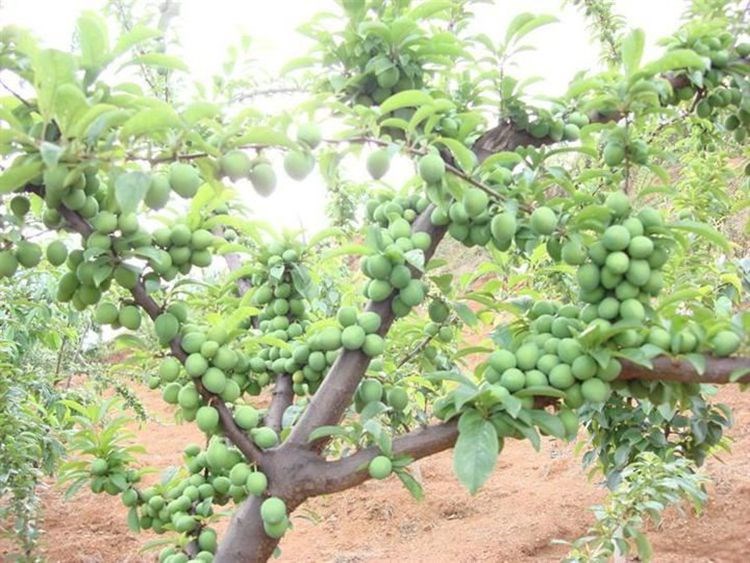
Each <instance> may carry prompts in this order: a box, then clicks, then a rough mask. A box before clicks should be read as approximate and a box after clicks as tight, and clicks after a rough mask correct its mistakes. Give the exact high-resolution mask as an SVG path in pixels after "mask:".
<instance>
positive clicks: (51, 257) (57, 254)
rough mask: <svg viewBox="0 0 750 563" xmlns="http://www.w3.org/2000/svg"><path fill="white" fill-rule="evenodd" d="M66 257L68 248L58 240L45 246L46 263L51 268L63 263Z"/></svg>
mask: <svg viewBox="0 0 750 563" xmlns="http://www.w3.org/2000/svg"><path fill="white" fill-rule="evenodd" d="M67 257H68V248H67V247H66V246H65V243H63V242H62V241H60V240H54V241H52V242H51V243H49V245H48V246H47V261H48V262H49V263H50V264H52V265H53V266H60V265H62V264H63V263H65V260H66V259H67Z"/></svg>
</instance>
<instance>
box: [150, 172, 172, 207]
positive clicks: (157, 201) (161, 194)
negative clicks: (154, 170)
mask: <svg viewBox="0 0 750 563" xmlns="http://www.w3.org/2000/svg"><path fill="white" fill-rule="evenodd" d="M171 192H172V190H171V187H170V185H169V179H168V178H167V177H166V176H165V175H164V174H154V175H153V176H151V183H150V184H149V186H148V191H147V192H146V196H145V197H144V199H143V201H144V203H145V204H146V206H147V207H148V208H149V209H153V210H158V209H161V208H163V207H164V206H165V205H167V202H168V201H169V196H170V194H171Z"/></svg>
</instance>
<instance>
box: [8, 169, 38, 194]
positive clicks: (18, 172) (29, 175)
mask: <svg viewBox="0 0 750 563" xmlns="http://www.w3.org/2000/svg"><path fill="white" fill-rule="evenodd" d="M41 173H42V161H41V160H34V161H32V162H25V163H23V164H14V165H13V166H11V167H10V168H6V169H5V170H4V171H3V172H2V173H0V195H2V194H8V193H10V192H12V191H14V190H17V189H18V188H20V187H22V186H24V185H26V184H27V183H28V182H30V181H31V180H33V179H34V178H36V177H37V176H39V174H41Z"/></svg>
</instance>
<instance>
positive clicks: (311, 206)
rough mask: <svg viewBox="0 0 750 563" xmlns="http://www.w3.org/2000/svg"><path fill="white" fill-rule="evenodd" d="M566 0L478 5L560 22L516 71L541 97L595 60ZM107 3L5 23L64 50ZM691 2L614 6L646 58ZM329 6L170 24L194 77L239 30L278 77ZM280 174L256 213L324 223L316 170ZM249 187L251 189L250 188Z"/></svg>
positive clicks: (3, 12)
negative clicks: (306, 29) (88, 13)
mask: <svg viewBox="0 0 750 563" xmlns="http://www.w3.org/2000/svg"><path fill="white" fill-rule="evenodd" d="M561 4H562V2H561V0H496V1H495V2H494V3H493V4H491V5H478V6H476V7H475V8H474V11H475V12H476V14H477V18H476V20H475V30H477V31H481V32H483V33H486V34H487V35H489V36H490V37H496V38H498V39H499V38H501V37H502V36H503V34H504V33H505V29H506V27H507V25H508V23H509V22H510V20H511V19H512V18H513V17H514V16H516V15H517V14H519V13H521V12H532V13H546V14H553V15H555V16H557V18H558V19H559V20H560V21H559V22H558V23H556V24H552V25H550V26H546V27H543V28H541V29H540V30H537V31H535V32H534V33H533V34H532V35H530V36H529V42H531V43H533V44H534V46H535V47H536V50H535V51H531V52H526V53H522V54H521V55H519V56H518V57H517V58H516V59H515V60H516V61H517V63H518V67H517V68H516V69H515V71H514V72H513V74H514V75H515V76H518V77H519V78H526V77H530V76H541V77H543V78H544V81H543V82H540V83H538V84H536V85H534V86H533V87H532V88H530V89H529V91H530V92H531V93H533V94H536V95H558V94H562V93H564V91H565V89H566V85H567V83H568V81H569V80H570V78H571V77H572V76H573V75H574V74H575V73H576V72H577V71H579V70H583V69H594V68H596V66H597V64H598V60H599V52H600V50H599V45H598V44H597V43H596V42H595V39H593V38H591V37H590V34H589V32H588V31H587V29H586V22H585V20H584V18H583V16H582V15H581V13H580V12H579V10H577V9H575V8H573V7H571V6H568V7H566V8H562V7H561ZM103 5H104V1H103V0H0V25H8V24H15V25H19V26H22V27H26V28H29V29H31V30H32V31H34V32H35V33H36V35H37V36H38V37H40V38H42V41H43V43H44V44H45V45H46V46H49V47H57V48H60V49H67V48H69V47H70V44H71V36H72V33H73V29H74V27H75V21H76V18H77V17H78V15H79V14H80V13H81V12H82V11H83V10H99V9H101V7H102V6H103ZM687 5H688V0H618V1H617V2H616V11H617V12H618V13H619V14H621V15H623V16H625V18H626V20H627V24H628V26H629V27H631V28H634V27H640V28H642V29H643V30H644V31H645V32H646V38H647V48H646V53H645V58H646V59H648V58H651V57H653V56H655V55H656V54H657V53H658V52H659V47H657V46H656V45H655V44H656V41H657V40H658V39H660V38H662V37H664V36H667V35H669V34H671V33H672V32H674V30H675V29H676V28H677V27H678V25H679V19H680V16H681V14H682V13H683V11H684V10H685V9H686V8H687ZM332 8H333V9H335V8H336V7H335V5H334V3H333V2H332V1H331V0H273V1H270V2H269V1H252V0H250V1H248V0H182V2H181V13H180V16H179V18H178V19H177V20H173V21H174V24H175V26H176V32H177V34H178V36H179V38H180V43H181V49H182V53H181V55H182V56H183V57H184V60H185V61H186V62H187V64H188V65H189V66H190V68H191V78H192V79H193V80H196V81H208V80H209V78H210V77H211V75H212V74H213V73H214V72H216V70H217V68H218V67H219V65H220V64H221V62H222V61H223V60H224V59H225V54H226V51H227V48H228V47H229V45H231V44H232V43H235V42H236V41H237V40H238V39H239V37H240V35H241V34H242V33H245V34H248V35H249V36H250V37H251V38H252V46H253V54H254V55H255V57H256V58H257V59H258V60H260V61H262V62H263V65H264V67H265V69H266V71H267V73H268V74H269V75H270V76H274V75H276V74H277V70H278V68H279V67H280V66H281V65H282V64H283V63H284V62H286V61H288V60H289V59H292V58H295V57H298V56H302V55H304V54H305V53H306V51H307V48H308V47H309V45H310V43H309V42H308V40H307V39H306V38H305V37H303V36H302V35H300V34H299V33H297V32H296V31H295V30H296V28H297V27H298V26H299V25H300V24H302V23H305V22H306V21H308V20H309V19H310V17H311V16H312V15H313V14H315V13H317V12H320V11H327V10H330V9H332ZM256 102H257V100H255V101H254V102H253V103H256ZM278 172H279V175H280V180H281V181H280V185H279V189H278V190H277V193H275V194H274V195H273V196H271V197H270V198H268V199H261V198H259V197H257V196H254V195H253V194H250V195H249V196H248V198H247V199H248V203H249V204H250V205H251V207H252V208H253V209H254V210H255V212H256V214H257V215H258V216H260V217H263V218H265V219H268V220H271V221H273V222H274V223H277V224H284V225H287V226H289V227H292V228H294V227H299V226H300V225H304V227H305V228H306V229H307V230H311V231H315V230H318V229H320V228H322V227H324V226H325V223H326V220H325V215H324V211H323V210H324V207H325V190H324V187H323V184H322V180H320V178H319V177H317V173H314V175H313V176H314V177H313V176H311V177H310V178H308V179H307V180H306V181H304V182H301V183H298V182H293V181H291V180H287V179H283V178H282V176H283V170H281V169H280V167H279V170H278ZM397 176H399V174H398V172H397V171H396V172H393V173H389V174H388V176H386V180H391V179H392V180H393V181H398V180H399V178H398V177H397ZM238 187H242V186H238ZM245 190H246V191H248V192H251V191H252V190H250V189H249V187H245V189H243V191H245Z"/></svg>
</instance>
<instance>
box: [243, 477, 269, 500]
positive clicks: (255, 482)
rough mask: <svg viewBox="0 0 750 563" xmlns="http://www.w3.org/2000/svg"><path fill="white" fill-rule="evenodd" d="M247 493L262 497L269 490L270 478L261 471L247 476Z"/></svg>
mask: <svg viewBox="0 0 750 563" xmlns="http://www.w3.org/2000/svg"><path fill="white" fill-rule="evenodd" d="M245 487H246V488H247V492H248V493H250V494H251V495H254V496H260V495H262V494H263V493H265V492H266V489H267V488H268V478H267V477H266V475H265V474H264V473H262V472H260V471H253V472H252V473H250V475H248V476H247V480H246V481H245Z"/></svg>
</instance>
